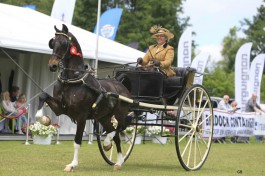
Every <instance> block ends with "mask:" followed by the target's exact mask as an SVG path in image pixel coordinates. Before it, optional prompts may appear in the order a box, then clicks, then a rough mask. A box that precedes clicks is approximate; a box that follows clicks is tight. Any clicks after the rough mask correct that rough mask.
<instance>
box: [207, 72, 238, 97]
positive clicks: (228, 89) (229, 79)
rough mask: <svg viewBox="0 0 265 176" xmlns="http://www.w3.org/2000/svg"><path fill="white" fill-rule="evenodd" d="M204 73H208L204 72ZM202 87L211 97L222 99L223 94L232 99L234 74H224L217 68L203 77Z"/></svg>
mask: <svg viewBox="0 0 265 176" xmlns="http://www.w3.org/2000/svg"><path fill="white" fill-rule="evenodd" d="M206 72H209V71H208V70H206ZM203 79H204V81H203V85H204V86H205V88H206V90H208V92H209V94H210V95H211V96H217V97H223V96H224V95H225V94H227V95H229V96H230V97H234V96H235V94H234V86H233V84H232V83H233V82H234V73H228V72H225V71H224V70H223V69H222V68H220V67H217V68H216V69H215V70H213V71H212V72H209V75H205V76H204V77H203Z"/></svg>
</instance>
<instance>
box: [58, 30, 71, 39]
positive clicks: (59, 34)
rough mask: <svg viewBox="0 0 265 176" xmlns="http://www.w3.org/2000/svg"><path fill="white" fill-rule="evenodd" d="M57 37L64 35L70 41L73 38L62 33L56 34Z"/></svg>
mask: <svg viewBox="0 0 265 176" xmlns="http://www.w3.org/2000/svg"><path fill="white" fill-rule="evenodd" d="M55 35H64V36H65V37H67V38H68V40H71V39H72V37H70V36H68V35H67V34H65V33H62V32H56V33H55Z"/></svg>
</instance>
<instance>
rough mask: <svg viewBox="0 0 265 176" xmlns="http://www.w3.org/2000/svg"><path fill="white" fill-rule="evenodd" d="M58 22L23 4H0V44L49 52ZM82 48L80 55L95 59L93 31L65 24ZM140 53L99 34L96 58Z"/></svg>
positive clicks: (122, 60)
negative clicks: (50, 41)
mask: <svg viewBox="0 0 265 176" xmlns="http://www.w3.org/2000/svg"><path fill="white" fill-rule="evenodd" d="M62 23H63V22H62V21H59V20H57V19H54V18H52V17H50V16H47V15H45V14H42V13H40V12H37V11H35V10H32V9H29V8H23V7H17V6H12V5H7V4H2V3H0V24H1V28H0V47H3V48H11V49H17V50H23V51H30V52H37V53H45V54H51V52H52V50H51V49H50V48H49V47H48V42H49V40H50V39H51V38H52V37H54V34H55V30H54V25H56V26H57V28H58V29H61V28H62ZM66 25H67V27H68V29H69V31H70V32H71V33H73V34H74V35H75V37H76V38H77V40H78V41H79V44H80V46H81V48H82V52H83V56H84V58H93V59H95V50H96V39H97V36H96V35H95V34H94V33H91V32H89V31H86V30H83V29H81V28H78V27H76V26H73V25H70V24H66ZM143 55H144V53H143V52H141V51H138V50H136V49H133V48H131V47H128V46H125V45H122V44H120V43H118V42H114V41H112V40H109V39H106V38H103V37H99V41H98V59H99V60H100V61H105V62H112V63H118V64H126V63H130V62H136V59H137V58H138V57H142V56H143Z"/></svg>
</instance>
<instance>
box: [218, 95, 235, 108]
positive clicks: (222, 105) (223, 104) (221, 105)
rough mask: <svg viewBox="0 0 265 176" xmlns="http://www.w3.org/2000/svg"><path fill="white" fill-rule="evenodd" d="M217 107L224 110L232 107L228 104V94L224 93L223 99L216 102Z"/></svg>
mask: <svg viewBox="0 0 265 176" xmlns="http://www.w3.org/2000/svg"><path fill="white" fill-rule="evenodd" d="M217 108H218V109H221V110H225V111H230V110H232V107H231V105H230V104H229V96H228V95H224V97H223V99H222V100H221V101H220V102H219V103H218V106H217Z"/></svg>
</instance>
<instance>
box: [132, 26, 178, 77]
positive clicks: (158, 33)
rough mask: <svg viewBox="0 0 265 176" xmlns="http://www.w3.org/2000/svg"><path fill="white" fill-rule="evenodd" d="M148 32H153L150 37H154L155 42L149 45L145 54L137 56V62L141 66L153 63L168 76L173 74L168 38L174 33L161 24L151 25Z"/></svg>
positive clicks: (172, 54) (172, 49) (171, 52)
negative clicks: (140, 56)
mask: <svg viewBox="0 0 265 176" xmlns="http://www.w3.org/2000/svg"><path fill="white" fill-rule="evenodd" d="M150 32H151V33H152V34H153V35H152V36H151V38H154V39H156V42H157V44H155V45H151V46H149V48H148V51H147V52H146V54H145V56H144V57H143V58H138V59H137V63H138V64H140V65H142V66H145V65H154V66H157V67H160V68H161V69H162V71H163V72H164V73H165V74H166V75H167V76H168V77H171V76H175V75H176V73H175V72H174V71H173V70H172V68H171V64H172V62H173V59H174V48H173V47H172V46H170V45H169V44H168V41H169V39H172V38H173V37H174V34H172V33H171V32H170V31H169V30H167V29H165V28H162V26H156V25H155V26H153V27H151V29H150Z"/></svg>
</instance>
